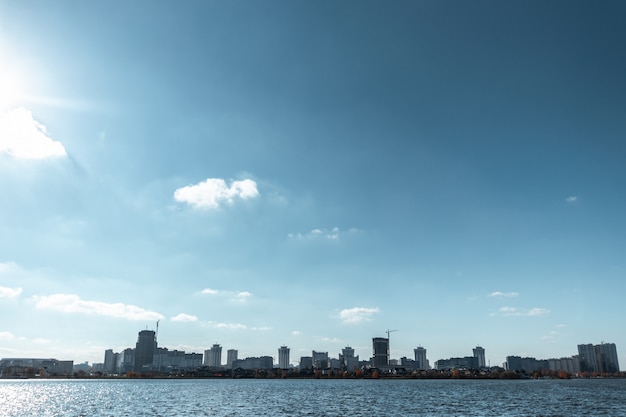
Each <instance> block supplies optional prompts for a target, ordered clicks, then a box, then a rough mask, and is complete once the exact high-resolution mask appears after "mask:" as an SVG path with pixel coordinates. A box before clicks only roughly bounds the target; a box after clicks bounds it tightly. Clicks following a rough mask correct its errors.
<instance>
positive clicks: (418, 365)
mask: <svg viewBox="0 0 626 417" xmlns="http://www.w3.org/2000/svg"><path fill="white" fill-rule="evenodd" d="M413 352H414V353H415V369H420V370H425V369H428V368H429V366H428V359H426V349H424V348H423V347H421V346H418V347H417V348H415V349H413Z"/></svg>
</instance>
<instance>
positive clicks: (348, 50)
mask: <svg viewBox="0 0 626 417" xmlns="http://www.w3.org/2000/svg"><path fill="white" fill-rule="evenodd" d="M625 17H626V3H624V2H622V1H612V0H607V1H603V2H594V1H578V0H567V1H565V0H563V1H557V0H552V1H543V0H542V1H535V0H530V1H523V2H522V1H511V0H504V1H484V0H478V1H472V2H468V1H452V0H444V1H434V0H433V1H421V0H411V1H402V0H394V1H390V2H387V1H385V2H383V1H367V0H358V1H352V0H342V1H328V0H319V1H288V0H264V1H252V0H234V1H216V0H206V1H205V0H203V1H199V0H188V1H185V2H173V1H151V0H150V1H148V0H136V1H131V2H127V1H119V0H114V1H111V0H107V1H99V0H96V1H90V2H81V1H67V0H58V1H54V2H40V1H31V0H20V1H14V0H0V357H5V358H9V357H47V358H49V357H53V358H57V359H70V360H74V362H75V363H79V362H84V361H88V362H90V363H98V362H103V360H104V351H105V350H106V349H113V350H114V351H116V352H117V351H121V350H123V349H125V348H127V347H134V345H135V343H136V341H137V334H138V332H139V331H141V330H144V329H149V330H156V328H157V322H158V344H159V346H162V347H167V348H169V349H181V350H185V351H187V352H196V353H201V352H203V351H204V350H205V349H208V348H210V347H211V345H213V344H214V343H219V344H220V345H221V346H222V348H223V351H224V352H226V350H228V349H237V350H238V351H239V357H240V358H245V357H249V356H262V355H268V356H273V357H274V358H275V359H276V360H277V355H278V348H279V346H281V345H286V346H288V347H289V348H290V352H291V362H292V363H297V362H298V361H299V358H300V357H301V356H310V355H311V351H312V350H316V351H327V352H328V353H329V355H330V356H331V357H337V355H338V353H339V352H341V349H342V348H343V347H345V346H348V345H349V346H352V347H353V348H355V353H356V354H357V355H360V357H361V359H368V358H370V357H371V355H372V338H373V337H385V336H386V335H387V333H386V332H387V330H390V333H389V335H390V338H391V342H390V344H391V357H392V358H396V359H397V358H400V357H403V356H406V357H409V358H413V357H414V354H413V349H415V348H416V347H418V346H422V347H424V348H426V349H427V356H428V359H429V361H430V363H431V365H432V364H434V362H435V361H436V360H438V359H445V358H450V357H463V356H471V355H472V348H473V347H475V346H477V345H480V346H482V347H484V348H485V352H486V359H487V361H488V362H489V363H490V364H491V365H501V364H502V363H503V362H504V361H505V360H506V356H509V355H520V356H532V357H536V358H538V359H548V358H553V357H564V356H571V355H574V354H577V345H578V344H583V343H585V344H586V343H593V344H599V343H601V342H612V343H615V344H616V345H617V351H618V356H619V360H620V366H621V369H626V333H624V330H623V329H624V320H625V318H626V303H624V302H623V300H624V296H625V293H626V256H625V255H626V216H625V214H624V213H626V192H625V190H626V163H624V158H625V157H626V136H625V135H626V100H625V99H624V98H625V97H626V77H625V76H624V74H626V55H625V54H624V49H623V48H624V43H625V41H626V25H624V19H625ZM223 361H224V362H225V353H224V358H223Z"/></svg>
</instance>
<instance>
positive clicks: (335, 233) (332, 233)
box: [287, 227, 360, 240]
mask: <svg viewBox="0 0 626 417" xmlns="http://www.w3.org/2000/svg"><path fill="white" fill-rule="evenodd" d="M359 232H360V230H359V229H357V228H354V227H353V228H351V229H349V230H341V229H339V228H338V227H333V228H332V229H313V230H311V231H309V232H307V233H289V234H288V235H287V237H288V238H290V239H300V240H305V239H306V240H313V239H327V240H339V239H340V238H341V237H343V236H347V235H350V234H356V233H359Z"/></svg>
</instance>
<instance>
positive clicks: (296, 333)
mask: <svg viewBox="0 0 626 417" xmlns="http://www.w3.org/2000/svg"><path fill="white" fill-rule="evenodd" d="M301 334H302V332H301V331H300V330H294V331H292V332H291V335H292V336H300V335H301Z"/></svg>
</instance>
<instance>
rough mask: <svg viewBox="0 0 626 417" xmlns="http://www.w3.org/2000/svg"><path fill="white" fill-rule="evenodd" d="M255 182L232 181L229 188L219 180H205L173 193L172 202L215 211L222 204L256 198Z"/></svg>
mask: <svg viewBox="0 0 626 417" xmlns="http://www.w3.org/2000/svg"><path fill="white" fill-rule="evenodd" d="M258 195H259V190H258V189H257V184H256V182H255V181H253V180H250V179H245V180H241V181H232V182H231V184H230V186H228V185H227V184H226V181H224V180H223V179H221V178H207V179H206V180H205V181H203V182H200V183H198V184H195V185H188V186H186V187H182V188H179V189H177V190H176V191H174V200H176V201H178V202H180V203H187V204H189V205H190V206H192V207H195V208H198V209H216V208H218V207H220V206H221V205H223V204H233V202H234V201H235V199H241V200H248V199H250V198H255V197H258Z"/></svg>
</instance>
